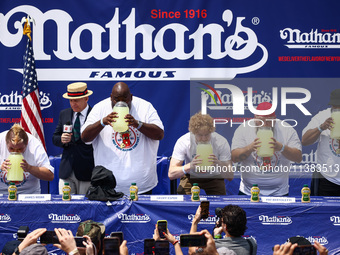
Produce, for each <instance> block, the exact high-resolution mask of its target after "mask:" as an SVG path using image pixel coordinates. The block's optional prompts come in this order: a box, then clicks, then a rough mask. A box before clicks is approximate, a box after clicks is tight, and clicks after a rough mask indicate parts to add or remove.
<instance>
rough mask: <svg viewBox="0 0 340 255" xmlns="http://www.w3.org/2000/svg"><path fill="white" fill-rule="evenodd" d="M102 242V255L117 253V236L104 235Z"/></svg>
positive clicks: (115, 254) (118, 242)
mask: <svg viewBox="0 0 340 255" xmlns="http://www.w3.org/2000/svg"><path fill="white" fill-rule="evenodd" d="M103 244H104V245H103V247H104V255H119V246H120V241H119V238H118V237H105V238H104V239H103Z"/></svg>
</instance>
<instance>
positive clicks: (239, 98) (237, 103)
mask: <svg viewBox="0 0 340 255" xmlns="http://www.w3.org/2000/svg"><path fill="white" fill-rule="evenodd" d="M201 84H203V83H201ZM204 85H205V84H204ZM225 89H227V91H225ZM210 90H213V91H214V94H212V93H210V94H209V95H210V97H211V98H214V96H215V95H216V97H218V99H219V101H218V103H219V104H220V105H218V106H215V105H214V104H216V100H210V102H209V104H208V100H209V95H208V94H206V93H205V92H202V93H201V112H202V114H206V113H207V108H209V109H211V110H230V109H232V110H233V115H244V109H245V108H247V109H248V110H249V111H250V112H252V113H253V114H255V115H270V114H272V113H273V112H275V110H276V108H277V105H278V88H277V87H273V88H272V92H271V93H267V92H264V91H261V93H260V94H259V95H256V96H254V93H253V88H252V87H248V89H247V94H246V95H244V92H243V91H242V90H241V89H240V88H239V87H237V86H235V85H232V84H214V87H211V89H210ZM229 91H230V92H231V93H230V92H229ZM289 93H294V94H295V95H296V94H302V95H304V97H303V98H296V96H295V98H294V99H293V98H288V94H289ZM270 95H272V98H270ZM310 99H311V93H310V91H309V90H307V89H305V88H297V87H281V115H283V116H285V115H286V113H287V111H286V108H287V105H289V104H292V105H295V106H296V107H297V108H298V109H299V110H300V111H301V112H302V113H303V114H304V115H311V113H310V112H309V111H308V110H307V109H306V108H305V107H304V106H303V104H304V103H307V102H308V101H309V100H310ZM245 101H246V102H247V105H248V107H245ZM262 102H271V103H272V107H271V108H270V109H268V110H257V109H256V108H255V106H254V105H255V104H260V103H262Z"/></svg>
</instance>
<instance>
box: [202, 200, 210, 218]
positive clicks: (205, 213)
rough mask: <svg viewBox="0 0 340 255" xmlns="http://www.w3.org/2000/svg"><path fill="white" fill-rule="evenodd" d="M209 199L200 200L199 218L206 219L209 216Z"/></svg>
mask: <svg viewBox="0 0 340 255" xmlns="http://www.w3.org/2000/svg"><path fill="white" fill-rule="evenodd" d="M209 204H210V203H209V201H201V218H202V219H206V218H208V217H209Z"/></svg>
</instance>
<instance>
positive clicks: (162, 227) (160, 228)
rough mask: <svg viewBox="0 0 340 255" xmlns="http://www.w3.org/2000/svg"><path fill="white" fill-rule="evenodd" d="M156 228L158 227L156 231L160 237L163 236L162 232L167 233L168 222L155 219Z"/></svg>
mask: <svg viewBox="0 0 340 255" xmlns="http://www.w3.org/2000/svg"><path fill="white" fill-rule="evenodd" d="M157 228H158V233H159V237H160V238H165V235H164V234H163V232H165V233H167V229H168V223H167V221H166V220H159V221H157Z"/></svg>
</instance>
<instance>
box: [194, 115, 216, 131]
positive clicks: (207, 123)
mask: <svg viewBox="0 0 340 255" xmlns="http://www.w3.org/2000/svg"><path fill="white" fill-rule="evenodd" d="M202 127H207V128H208V130H209V132H210V133H212V132H214V131H215V127H214V119H213V118H212V117H211V116H210V115H209V114H201V113H200V112H198V113H196V114H195V115H193V116H192V117H191V118H190V121H189V131H190V132H191V133H193V134H196V133H197V132H198V131H199V130H200V129H201V128H202Z"/></svg>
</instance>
